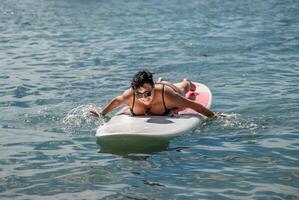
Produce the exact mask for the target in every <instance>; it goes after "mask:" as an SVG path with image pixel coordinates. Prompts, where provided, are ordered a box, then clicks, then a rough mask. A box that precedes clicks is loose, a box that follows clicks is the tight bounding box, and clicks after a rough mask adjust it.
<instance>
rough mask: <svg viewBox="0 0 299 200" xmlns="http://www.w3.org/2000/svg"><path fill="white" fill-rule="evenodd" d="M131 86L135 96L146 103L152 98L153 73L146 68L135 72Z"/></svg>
mask: <svg viewBox="0 0 299 200" xmlns="http://www.w3.org/2000/svg"><path fill="white" fill-rule="evenodd" d="M131 87H132V89H133V90H134V93H135V97H136V98H137V99H138V100H139V101H140V102H142V103H144V104H146V105H148V104H150V103H151V101H152V100H153V93H154V81H153V75H152V73H150V72H149V71H147V70H142V71H139V72H137V73H136V74H135V75H134V76H133V79H132V82H131Z"/></svg>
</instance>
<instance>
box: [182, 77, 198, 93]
mask: <svg viewBox="0 0 299 200" xmlns="http://www.w3.org/2000/svg"><path fill="white" fill-rule="evenodd" d="M184 81H187V82H188V83H189V91H195V90H196V85H194V84H193V83H192V82H191V81H190V80H188V79H186V78H184Z"/></svg>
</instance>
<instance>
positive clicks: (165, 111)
mask: <svg viewBox="0 0 299 200" xmlns="http://www.w3.org/2000/svg"><path fill="white" fill-rule="evenodd" d="M162 85H163V86H162V100H163V106H164V113H163V114H162V115H168V114H169V112H170V109H167V108H166V105H165V100H164V86H165V85H164V84H162ZM134 105H135V92H134V98H133V104H132V108H130V111H131V113H132V115H133V116H136V114H135V113H134V111H133V109H134ZM144 114H145V115H150V114H151V113H150V112H149V113H144Z"/></svg>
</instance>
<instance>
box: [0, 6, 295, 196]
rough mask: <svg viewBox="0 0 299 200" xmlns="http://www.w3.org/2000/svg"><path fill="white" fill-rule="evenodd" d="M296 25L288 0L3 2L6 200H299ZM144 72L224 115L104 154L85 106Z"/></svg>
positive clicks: (1, 174) (0, 130) (1, 181)
mask: <svg viewBox="0 0 299 200" xmlns="http://www.w3.org/2000/svg"><path fill="white" fill-rule="evenodd" d="M298 18H299V2H298V1H291V0H290V1H289V0H285V1H279V0H265V1H257V0H252V1H245V0H244V1H234V0H228V1H220V0H211V1H195V0H194V1H193V0H190V1H178V0H165V1H160V0H159V1H158V0H153V1H137V0H136V1H135V0H130V1H121V0H116V1H101V0H99V1H96V0H61V1H59V0H36V1H35V0H24V1H17V0H2V1H1V2H0V199H298V198H299V156H298V155H299V123H298V117H299V89H298V88H299V35H298V32H299V21H298ZM140 69H149V70H150V71H152V72H153V73H154V76H155V78H156V79H157V78H158V77H159V76H162V77H164V78H165V79H166V80H168V81H171V82H179V81H181V80H182V79H183V78H189V79H191V80H194V81H198V82H201V83H204V84H205V85H207V86H208V87H209V88H210V89H211V91H212V93H213V104H212V107H211V109H212V110H213V111H217V112H224V113H225V115H226V117H225V118H220V119H211V120H205V121H204V123H203V124H201V125H200V126H198V127H197V128H196V129H195V130H193V131H190V132H186V133H182V136H180V137H177V138H174V139H172V140H170V141H169V142H168V144H167V145H166V147H163V148H162V149H160V150H158V151H153V152H151V151H148V152H146V153H134V152H131V153H130V152H126V153H124V152H113V151H112V152H103V151H101V145H99V144H98V143H97V139H96V137H95V131H96V128H97V127H98V126H101V125H102V124H103V123H104V121H105V120H107V119H103V118H96V117H94V116H92V115H90V114H89V112H88V109H89V107H90V106H93V105H97V106H99V107H103V106H104V105H105V104H106V103H108V102H109V101H110V100H111V99H112V98H113V97H115V96H117V95H120V94H121V93H122V91H124V90H125V89H127V88H129V87H130V79H131V78H132V75H133V74H134V73H135V72H136V71H138V70H140ZM115 112H116V111H113V112H112V113H111V114H109V116H110V117H111V116H113V114H114V113H115Z"/></svg>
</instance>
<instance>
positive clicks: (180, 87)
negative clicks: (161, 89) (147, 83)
mask: <svg viewBox="0 0 299 200" xmlns="http://www.w3.org/2000/svg"><path fill="white" fill-rule="evenodd" d="M158 83H163V84H165V85H168V86H169V87H171V88H172V89H173V90H174V91H176V92H178V93H179V94H181V95H183V96H185V94H186V93H187V92H189V91H190V90H191V91H194V90H195V88H196V86H195V85H194V84H193V83H192V82H191V81H190V80H188V79H186V78H184V80H183V81H182V82H180V83H174V84H172V83H170V82H168V81H164V80H163V78H162V77H160V78H159V79H158Z"/></svg>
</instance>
